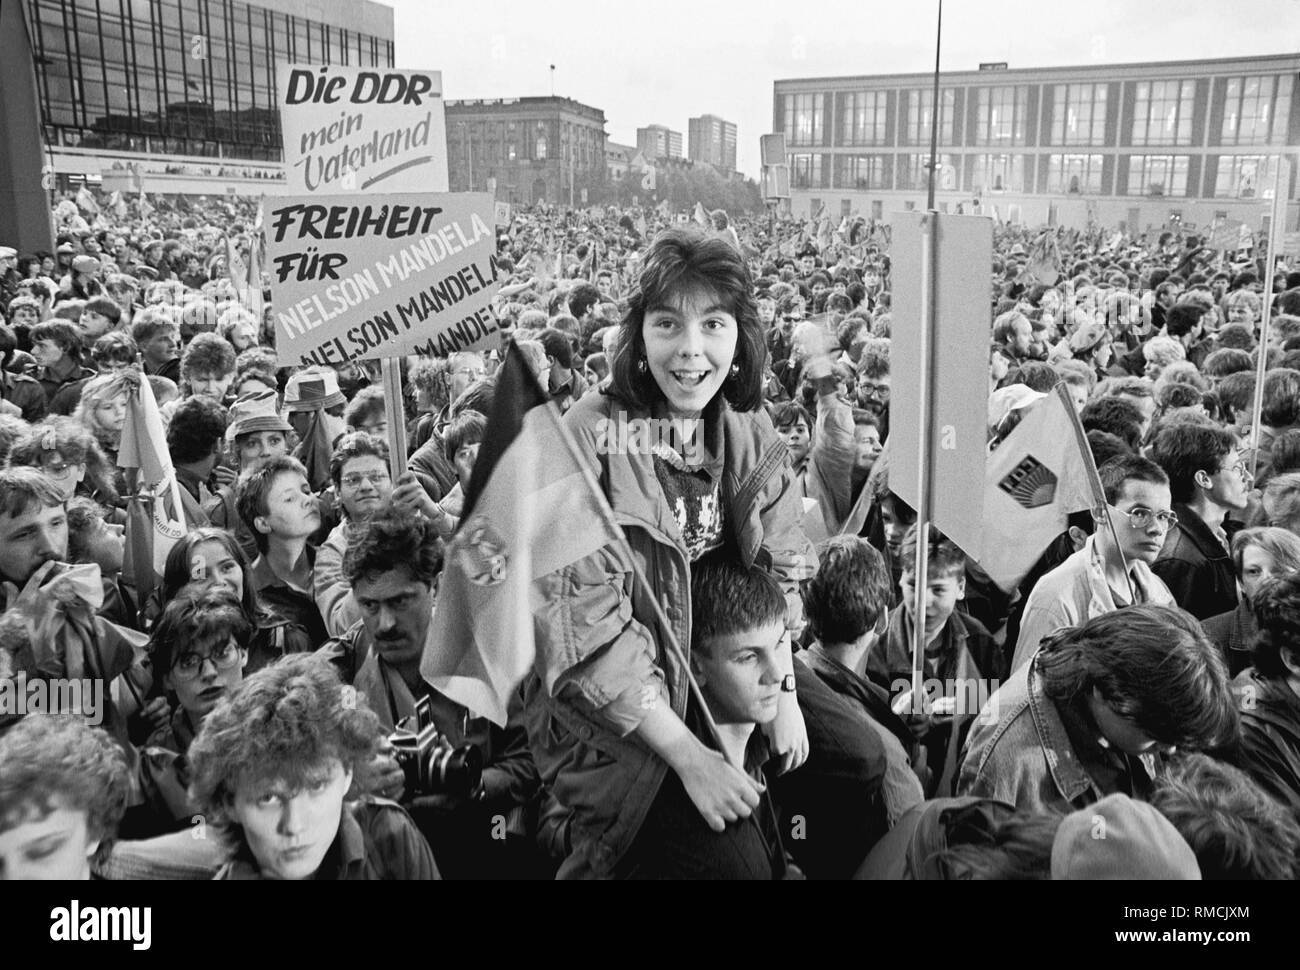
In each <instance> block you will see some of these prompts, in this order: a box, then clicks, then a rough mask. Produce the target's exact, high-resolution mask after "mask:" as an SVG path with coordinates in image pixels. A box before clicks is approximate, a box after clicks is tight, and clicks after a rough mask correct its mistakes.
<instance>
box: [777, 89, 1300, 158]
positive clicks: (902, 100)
mask: <svg viewBox="0 0 1300 970" xmlns="http://www.w3.org/2000/svg"><path fill="white" fill-rule="evenodd" d="M1128 83H1129V85H1130V86H1131V88H1132V92H1131V93H1132V101H1133V109H1132V117H1131V123H1130V124H1129V125H1128V127H1127V131H1126V132H1124V134H1123V136H1122V137H1123V138H1124V139H1126V140H1124V141H1123V144H1125V145H1138V146H1146V145H1189V146H1190V145H1191V144H1192V141H1193V130H1192V123H1193V117H1194V114H1195V110H1196V88H1197V85H1196V82H1195V81H1192V80H1167V81H1132V82H1128ZM1292 88H1293V78H1292V76H1291V75H1290V74H1279V75H1271V74H1270V75H1253V76H1240V77H1228V78H1216V79H1215V80H1214V84H1213V86H1212V91H1213V94H1212V95H1211V96H1210V97H1211V98H1212V100H1213V103H1214V111H1213V112H1212V114H1211V117H1212V119H1219V120H1217V126H1218V128H1217V132H1216V131H1215V130H1214V129H1213V125H1211V126H1210V143H1211V144H1218V145H1271V144H1285V143H1286V140H1287V125H1288V122H1289V119H1290V115H1291V97H1292ZM962 90H964V93H965V99H966V105H967V107H966V109H965V110H966V111H968V112H969V113H970V114H969V118H970V120H969V121H968V122H967V124H965V125H964V126H963V127H964V128H965V129H966V130H965V132H964V135H963V133H961V132H959V131H957V129H956V128H955V125H954V121H955V119H956V118H957V117H958V116H959V114H960V112H959V109H958V100H959V98H958V89H957V88H952V87H948V88H942V89H941V90H940V92H939V102H940V103H939V124H938V129H939V131H938V135H939V143H940V144H943V145H954V144H968V145H988V146H999V145H1004V146H1015V145H1030V144H1033V143H1034V142H1033V140H1032V139H1033V137H1034V134H1035V131H1034V130H1033V129H1036V128H1037V125H1036V124H1035V122H1034V119H1035V118H1036V117H1038V116H1039V114H1040V111H1039V109H1038V107H1037V106H1038V105H1039V104H1042V103H1045V108H1044V110H1043V113H1042V117H1043V118H1044V122H1043V125H1042V135H1041V137H1040V139H1039V141H1038V143H1039V144H1043V145H1095V146H1102V145H1106V144H1109V143H1110V142H1108V140H1107V139H1108V135H1107V125H1108V123H1109V122H1110V120H1111V119H1112V116H1113V115H1115V113H1116V112H1118V110H1119V107H1118V106H1117V105H1114V104H1112V103H1111V100H1112V94H1113V90H1112V87H1111V85H1110V84H1109V83H1105V82H1102V83H1079V84H1044V85H1041V86H1040V85H1032V86H1031V85H1027V84H1015V85H1000V86H993V87H976V88H966V89H962ZM891 93H893V92H889V91H848V92H836V93H835V94H834V96H833V99H828V98H827V96H826V95H825V94H824V93H822V92H815V93H806V94H786V95H782V96H781V101H780V105H781V107H780V116H781V124H780V126H779V127H780V130H782V131H784V132H785V136H786V141H787V143H788V144H790V145H827V144H835V145H876V146H882V147H883V146H890V145H893V144H898V145H925V144H929V142H930V129H931V125H932V121H933V118H934V91H933V89H931V88H916V89H911V90H902V91H898V92H896V95H895V97H894V98H891ZM828 100H829V101H830V102H831V103H833V104H834V108H835V113H836V116H837V118H838V122H837V127H836V128H835V131H834V135H833V138H832V139H831V140H827V138H826V134H827V132H826V123H827V119H826V117H825V115H826V107H827V103H828ZM891 101H896V107H895V108H893V109H892V110H893V111H894V112H895V113H896V114H897V115H898V118H897V119H894V118H891V116H890V112H891V107H890V105H891ZM895 122H896V125H895ZM895 131H896V132H897V140H896V141H895V139H894V132H895Z"/></svg>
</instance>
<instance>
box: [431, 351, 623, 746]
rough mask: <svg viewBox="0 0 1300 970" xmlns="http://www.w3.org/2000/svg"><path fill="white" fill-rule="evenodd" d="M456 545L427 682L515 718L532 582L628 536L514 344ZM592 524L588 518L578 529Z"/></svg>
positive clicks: (529, 652)
mask: <svg viewBox="0 0 1300 970" xmlns="http://www.w3.org/2000/svg"><path fill="white" fill-rule="evenodd" d="M498 373H499V374H500V377H499V378H498V381H497V387H496V393H495V395H494V396H493V401H492V414H491V416H490V417H489V419H488V424H487V429H486V431H485V432H484V435H483V445H482V448H481V449H480V451H479V455H478V460H477V461H476V462H475V464H474V472H473V475H472V476H471V478H470V484H469V488H468V489H467V490H466V497H465V508H464V512H463V514H462V516H461V520H460V527H459V529H458V530H457V531H456V534H455V536H454V537H453V538H452V540H451V544H450V546H449V547H448V549H447V557H446V565H445V566H444V568H443V571H442V579H441V584H440V586H439V588H438V600H437V605H436V606H435V608H434V614H433V624H434V635H433V636H432V637H430V639H429V643H430V644H433V645H434V646H433V647H432V648H431V649H428V650H426V651H425V654H424V657H423V658H422V659H421V662H420V674H421V676H423V677H424V679H425V680H426V681H428V682H429V683H430V684H432V685H433V686H434V687H436V688H437V689H438V690H439V691H441V692H442V693H444V694H446V695H447V696H448V697H450V698H452V700H454V701H456V702H457V703H459V704H462V705H463V706H465V707H466V708H468V709H469V710H470V711H472V712H473V713H474V714H476V715H479V716H482V717H486V718H488V719H490V720H491V721H493V722H494V723H496V724H498V725H501V726H504V725H505V723H506V715H507V708H508V706H509V702H510V697H511V694H512V693H513V692H514V690H515V689H516V688H517V687H518V686H519V684H520V683H521V682H522V681H523V679H524V678H525V677H526V676H527V675H528V673H529V671H531V670H532V667H533V659H534V656H535V653H536V646H535V643H534V640H533V607H532V599H533V596H534V592H533V581H534V580H535V579H538V578H540V577H542V576H546V575H548V574H550V573H553V572H555V571H556V570H558V569H562V568H563V567H565V566H567V565H569V564H570V563H574V562H577V561H578V560H579V559H582V558H583V557H584V556H589V555H591V554H592V553H594V552H596V551H597V550H599V549H601V548H602V547H604V546H606V545H608V544H609V543H611V542H618V543H621V542H623V537H622V534H621V532H620V531H619V530H618V528H617V526H615V525H613V515H612V513H611V512H610V511H609V507H608V505H607V504H606V503H605V497H604V495H603V493H601V492H600V491H599V490H598V488H597V486H596V483H595V479H594V478H593V476H592V473H591V470H590V469H589V468H587V467H586V466H585V465H583V464H582V463H581V462H582V460H581V459H580V458H578V457H577V452H576V448H575V446H574V445H573V443H572V439H571V437H570V432H569V431H568V429H567V428H565V427H564V426H563V425H562V424H561V423H560V417H559V414H558V412H557V411H556V410H555V406H554V405H553V404H551V403H550V402H549V401H548V399H547V396H546V394H545V393H544V392H543V390H542V388H541V387H540V386H539V385H538V383H537V381H536V379H535V378H534V377H533V374H532V371H531V370H530V369H529V367H528V364H527V363H526V361H525V360H524V357H523V353H522V352H521V351H520V350H519V348H518V347H516V346H515V345H514V344H511V345H510V348H509V349H508V350H507V352H506V358H505V360H504V361H503V362H502V364H501V369H500V370H499V371H498ZM574 523H581V524H582V526H581V528H573V524H574Z"/></svg>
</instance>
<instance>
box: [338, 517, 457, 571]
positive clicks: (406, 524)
mask: <svg viewBox="0 0 1300 970" xmlns="http://www.w3.org/2000/svg"><path fill="white" fill-rule="evenodd" d="M399 564H400V565H403V566H405V567H406V568H407V569H409V570H410V573H411V576H412V577H414V578H415V579H416V580H417V581H418V582H421V583H424V584H425V585H426V586H432V585H433V583H434V581H435V580H436V579H437V576H438V573H440V572H441V571H442V542H441V541H440V539H439V537H438V530H437V529H435V528H434V527H433V523H431V522H430V521H429V520H428V519H426V518H424V517H423V516H414V515H409V514H407V513H404V512H400V511H398V510H397V509H395V508H394V507H393V506H392V505H387V506H385V507H383V508H381V509H378V510H377V511H376V512H375V514H374V515H373V516H371V517H370V520H369V521H368V522H366V524H365V527H364V528H363V529H362V532H361V536H360V537H359V538H357V539H355V540H353V541H352V542H351V543H350V544H349V545H348V551H347V552H346V553H345V554H344V556H343V575H344V576H346V577H347V580H348V583H349V585H352V586H355V585H356V584H357V582H358V581H359V580H361V579H365V578H367V577H373V576H382V575H383V574H384V573H387V572H391V571H392V570H393V569H394V568H395V567H396V566H397V565H399Z"/></svg>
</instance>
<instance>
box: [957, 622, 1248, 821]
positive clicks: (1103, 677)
mask: <svg viewBox="0 0 1300 970" xmlns="http://www.w3.org/2000/svg"><path fill="white" fill-rule="evenodd" d="M1237 731H1238V720H1237V713H1236V708H1235V702H1234V701H1233V698H1232V694H1231V691H1230V690H1229V688H1228V670H1227V667H1226V666H1225V664H1224V662H1223V658H1222V657H1220V656H1219V652H1218V651H1217V650H1216V649H1215V648H1214V646H1213V645H1212V644H1211V643H1210V642H1209V641H1208V640H1207V639H1206V637H1205V634H1204V632H1203V631H1202V630H1201V627H1200V624H1198V623H1197V622H1196V621H1195V620H1194V619H1193V618H1192V617H1191V616H1189V615H1188V614H1186V613H1183V612H1182V611H1181V610H1178V609H1175V608H1172V607H1166V606H1150V605H1143V606H1132V607H1128V608H1126V609H1123V610H1117V611H1115V612H1112V613H1105V614H1103V615H1101V616H1098V617H1095V618H1093V619H1090V620H1088V621H1087V622H1086V623H1084V624H1083V625H1082V626H1078V627H1071V628H1068V629H1065V630H1062V631H1060V632H1058V633H1056V634H1055V635H1053V636H1051V637H1049V638H1048V639H1047V640H1046V641H1044V643H1043V645H1042V646H1041V647H1040V648H1039V650H1038V652H1037V653H1035V655H1034V656H1033V657H1032V658H1030V660H1029V661H1028V662H1027V663H1025V664H1023V665H1022V666H1021V667H1019V668H1018V669H1016V670H1015V671H1014V672H1013V673H1012V675H1011V677H1010V678H1009V679H1008V680H1007V681H1006V682H1004V683H1003V684H1002V686H1001V687H1000V688H999V689H998V690H997V692H996V693H994V694H993V696H992V697H991V698H989V700H988V702H987V703H986V704H985V706H984V709H983V711H982V712H981V713H980V716H979V717H978V718H977V719H976V720H975V723H974V725H973V726H972V727H971V729H970V734H969V735H968V736H967V739H966V747H965V750H964V751H963V753H962V763H961V768H960V774H959V776H958V782H957V791H958V794H961V795H978V796H981V797H985V798H1000V799H1002V800H1003V801H1006V802H1009V803H1011V804H1013V805H1015V806H1016V807H1017V808H1020V809H1035V810H1057V811H1066V812H1068V811H1073V810H1075V809H1079V808H1084V807H1086V806H1088V805H1091V804H1093V803H1094V802H1097V801H1099V800H1101V799H1102V798H1104V797H1105V796H1106V795H1110V794H1115V793H1120V794H1126V795H1131V796H1133V797H1135V798H1146V797H1148V796H1149V795H1150V793H1151V790H1152V781H1153V779H1154V777H1155V775H1156V772H1157V770H1158V769H1159V767H1160V759H1161V758H1162V757H1165V756H1168V755H1170V754H1172V753H1173V752H1174V751H1175V750H1178V749H1185V750H1193V751H1195V750H1214V749H1216V748H1218V747H1220V746H1222V745H1225V744H1230V743H1232V741H1233V740H1234V739H1235V737H1236V734H1237Z"/></svg>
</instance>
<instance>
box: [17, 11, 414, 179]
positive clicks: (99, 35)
mask: <svg viewBox="0 0 1300 970" xmlns="http://www.w3.org/2000/svg"><path fill="white" fill-rule="evenodd" d="M29 10H30V13H31V18H30V22H31V24H32V34H33V36H32V43H33V47H34V54H35V59H36V65H37V84H38V90H39V92H40V97H41V108H42V112H43V116H44V122H45V124H46V126H47V128H48V129H49V130H51V131H52V132H55V133H57V132H60V131H68V132H77V133H78V134H77V135H76V138H77V139H78V140H79V142H81V143H85V142H86V141H87V139H86V137H85V136H84V135H83V134H81V133H83V132H87V131H90V132H99V133H100V134H101V136H102V140H104V141H105V143H106V144H107V143H108V142H109V141H113V142H114V143H116V142H120V141H121V140H122V139H123V137H127V138H130V137H131V136H135V137H153V138H156V139H157V140H158V141H159V143H161V144H168V143H171V142H173V141H177V140H179V143H180V144H182V145H183V146H185V147H187V148H188V147H194V146H195V145H197V146H198V147H199V148H200V149H203V150H202V151H198V152H195V154H224V155H228V156H231V157H240V156H245V157H255V158H265V157H268V156H274V155H276V154H278V152H279V149H280V127H279V115H278V111H277V110H276V108H277V99H276V85H275V65H276V63H277V62H290V63H294V62H300V63H311V64H316V63H331V64H343V65H358V66H367V67H379V66H392V63H393V43H392V41H388V40H383V39H381V38H378V37H373V36H370V35H367V34H362V33H359V32H357V31H353V30H347V29H345V28H341V27H334V26H331V25H329V24H323V23H318V22H315V21H309V20H306V19H304V18H302V17H295V16H292V15H289V14H285V13H279V12H276V11H272V10H267V9H265V8H262V7H254V6H249V5H247V4H245V3H240V2H238V0H64V2H60V0H29ZM94 140H95V139H93V138H92V139H90V141H92V142H93V141H94ZM209 143H216V144H217V145H218V151H217V152H215V153H214V152H212V151H210V150H209Z"/></svg>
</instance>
